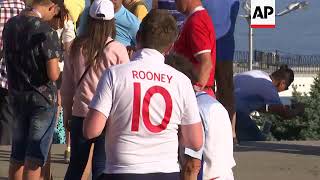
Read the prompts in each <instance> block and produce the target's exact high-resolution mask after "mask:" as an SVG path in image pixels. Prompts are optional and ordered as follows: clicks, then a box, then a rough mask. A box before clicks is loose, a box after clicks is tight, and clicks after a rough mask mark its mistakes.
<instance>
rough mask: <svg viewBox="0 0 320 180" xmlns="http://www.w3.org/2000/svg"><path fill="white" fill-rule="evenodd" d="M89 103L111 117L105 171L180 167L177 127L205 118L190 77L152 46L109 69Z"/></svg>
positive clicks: (153, 170) (135, 170)
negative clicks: (201, 115)
mask: <svg viewBox="0 0 320 180" xmlns="http://www.w3.org/2000/svg"><path fill="white" fill-rule="evenodd" d="M90 108H92V109H95V110H97V111H99V112H101V113H103V114H104V115H105V116H106V117H108V121H107V129H106V157H107V162H106V170H105V173H107V174H115V173H136V174H144V173H158V172H162V173H171V172H179V171H180V170H179V165H178V126H179V125H188V124H195V123H199V122H200V121H201V119H200V116H199V110H198V106H197V100H196V97H195V95H194V91H193V88H192V84H191V81H190V80H189V79H188V78H187V77H186V76H185V75H184V74H182V73H180V72H178V71H177V70H175V69H174V68H172V67H170V66H168V65H166V64H164V56H163V55H162V54H161V53H159V52H158V51H156V50H153V49H142V50H140V51H138V52H137V53H136V54H135V57H134V58H133V61H132V62H130V63H128V64H123V65H116V66H113V67H111V68H110V69H109V70H108V71H106V72H105V73H104V75H103V76H102V78H101V79H100V82H99V84H98V87H97V91H96V94H95V96H94V98H93V100H92V102H91V105H90Z"/></svg>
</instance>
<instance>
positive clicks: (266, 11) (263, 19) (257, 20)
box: [250, 0, 276, 28]
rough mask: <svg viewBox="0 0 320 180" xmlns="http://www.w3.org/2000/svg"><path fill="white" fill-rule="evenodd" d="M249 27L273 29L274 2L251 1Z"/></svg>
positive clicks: (272, 0) (263, 0)
mask: <svg viewBox="0 0 320 180" xmlns="http://www.w3.org/2000/svg"><path fill="white" fill-rule="evenodd" d="M250 16H251V27H252V28H275V27H276V20H275V0H251V12H250Z"/></svg>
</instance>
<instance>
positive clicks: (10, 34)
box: [3, 0, 63, 180]
mask: <svg viewBox="0 0 320 180" xmlns="http://www.w3.org/2000/svg"><path fill="white" fill-rule="evenodd" d="M62 3H63V2H62V1H59V0H34V1H33V3H32V8H30V9H26V10H25V11H23V12H22V13H20V15H18V16H15V17H13V18H11V19H10V20H9V21H8V22H7V23H6V25H5V27H4V30H3V49H4V58H5V62H6V67H7V72H8V87H9V97H10V103H11V104H12V108H13V112H14V119H15V122H14V128H13V132H15V133H14V134H13V137H12V150H11V160H10V167H9V179H13V180H15V179H19V180H20V179H27V180H28V179H32V180H34V179H39V178H40V172H41V167H42V166H43V165H44V164H45V162H46V160H47V157H48V151H49V148H50V146H51V141H52V136H53V131H54V125H55V119H56V110H57V108H56V99H57V98H56V94H57V92H56V90H57V88H56V85H55V81H56V80H57V79H58V77H59V74H60V70H59V66H58V62H59V58H60V52H61V51H60V47H61V45H60V42H59V40H58V35H57V33H56V32H55V31H54V30H53V29H52V28H51V27H50V25H49V24H48V23H47V22H46V21H49V20H51V19H52V18H53V17H54V16H56V15H57V14H58V13H59V11H60V7H61V6H62Z"/></svg>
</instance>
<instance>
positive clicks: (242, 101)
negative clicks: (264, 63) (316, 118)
mask: <svg viewBox="0 0 320 180" xmlns="http://www.w3.org/2000/svg"><path fill="white" fill-rule="evenodd" d="M293 80H294V73H293V71H292V70H291V69H290V68H288V66H287V65H282V66H281V67H280V69H278V70H277V71H275V72H273V73H272V74H271V75H269V74H268V73H266V72H263V71H259V70H253V71H248V72H243V73H239V74H237V75H235V76H234V86H235V89H234V96H235V100H236V113H237V123H236V133H237V138H238V140H240V141H264V140H266V137H265V135H264V134H263V133H262V132H261V131H260V129H259V128H258V127H257V125H256V123H255V122H254V121H253V120H252V119H251V118H250V113H252V112H253V111H260V112H267V113H273V114H277V115H279V116H281V117H283V118H285V119H289V118H292V117H294V116H297V115H299V114H301V113H303V112H304V105H303V104H300V103H295V104H292V105H291V106H286V105H283V104H282V102H281V100H280V97H279V92H282V91H285V90H288V88H289V86H290V85H291V83H292V82H293Z"/></svg>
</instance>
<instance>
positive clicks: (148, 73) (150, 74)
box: [146, 71, 153, 80]
mask: <svg viewBox="0 0 320 180" xmlns="http://www.w3.org/2000/svg"><path fill="white" fill-rule="evenodd" d="M146 76H147V79H148V80H153V74H152V72H150V71H148V72H147V74H146Z"/></svg>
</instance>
